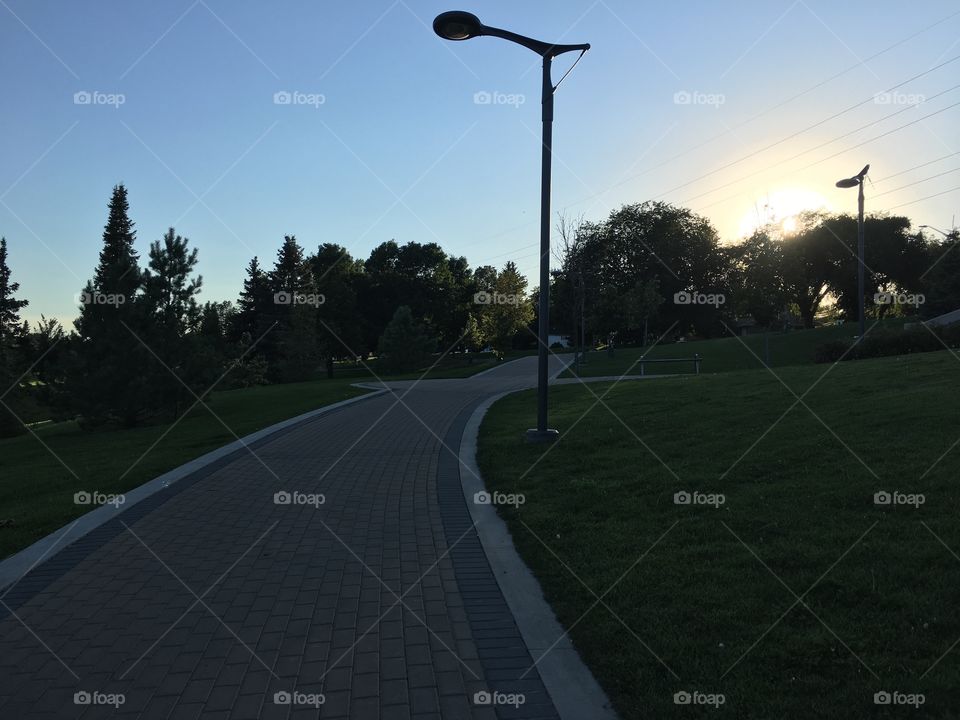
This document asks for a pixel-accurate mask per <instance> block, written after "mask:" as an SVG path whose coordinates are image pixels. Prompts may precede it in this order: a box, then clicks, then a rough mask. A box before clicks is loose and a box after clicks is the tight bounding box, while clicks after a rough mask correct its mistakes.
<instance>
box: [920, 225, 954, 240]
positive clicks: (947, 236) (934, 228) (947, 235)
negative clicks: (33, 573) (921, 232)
mask: <svg viewBox="0 0 960 720" xmlns="http://www.w3.org/2000/svg"><path fill="white" fill-rule="evenodd" d="M920 227H921V228H925V229H927V230H936V231H937V232H938V233H940V234H941V235H943V236H944V237H945V238H947V239H948V240H949V239H950V234H949V233H945V232H944V231H943V230H941V229H940V228H936V227H934V226H933V225H921V226H920Z"/></svg>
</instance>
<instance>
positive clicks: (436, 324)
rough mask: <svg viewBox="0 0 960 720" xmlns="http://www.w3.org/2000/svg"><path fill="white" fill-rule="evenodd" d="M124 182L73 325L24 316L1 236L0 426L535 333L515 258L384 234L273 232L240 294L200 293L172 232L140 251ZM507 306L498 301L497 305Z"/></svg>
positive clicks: (424, 361)
mask: <svg viewBox="0 0 960 720" xmlns="http://www.w3.org/2000/svg"><path fill="white" fill-rule="evenodd" d="M135 240H136V230H135V229H134V223H133V221H132V220H131V219H130V214H129V202H128V197H127V189H126V188H125V187H124V186H123V185H118V186H117V187H115V188H114V190H113V194H112V197H111V199H110V203H109V213H108V219H107V222H106V225H105V227H104V231H103V238H102V247H101V250H100V256H99V262H98V264H97V266H96V268H95V269H94V273H93V277H92V278H91V279H90V280H89V281H88V282H87V284H86V285H85V287H84V288H83V289H82V291H81V292H80V293H79V295H78V297H77V299H78V301H79V303H78V307H79V316H78V317H77V318H76V320H75V321H74V324H73V328H72V330H71V331H69V332H68V331H66V330H65V329H64V328H63V326H62V325H61V324H60V323H59V322H58V321H57V320H55V319H47V318H45V317H41V320H40V322H38V323H36V324H35V326H34V327H33V328H31V327H30V326H29V325H28V323H26V321H23V320H22V319H21V312H22V310H23V308H25V307H26V306H27V305H28V301H27V300H25V299H20V298H19V297H18V291H19V284H18V283H16V282H14V281H13V279H12V273H11V270H10V264H9V262H8V257H7V254H8V250H7V243H6V240H0V386H2V388H3V389H4V390H5V389H7V388H11V389H10V391H9V392H7V393H6V395H4V396H3V397H2V398H0V403H2V404H0V435H11V434H16V433H18V432H24V431H25V427H24V423H23V422H21V418H22V417H23V416H24V415H28V416H31V417H34V416H36V415H37V413H38V412H41V410H42V411H43V412H47V413H48V414H49V416H50V417H52V418H56V419H63V418H77V419H78V420H79V422H80V423H81V426H82V427H85V428H94V427H98V426H102V425H104V424H108V423H110V424H119V425H123V426H133V425H138V424H142V423H147V422H151V421H158V420H167V419H171V418H175V417H178V416H179V415H180V414H182V413H183V412H185V411H186V410H187V409H189V408H190V407H191V406H192V405H193V404H195V403H196V402H197V401H198V400H199V399H204V400H206V399H207V398H206V393H208V392H209V390H210V389H211V388H212V387H216V388H218V389H223V388H235V387H246V386H251V385H259V384H266V383H282V382H297V381H303V380H309V379H313V378H315V377H318V376H320V375H322V374H324V372H326V371H330V372H332V368H333V363H334V361H341V360H353V361H364V362H366V359H367V358H369V357H371V356H372V355H375V356H376V363H375V365H374V367H375V371H376V372H378V373H397V372H406V371H411V370H417V369H420V368H422V367H425V366H427V365H429V362H430V358H431V356H435V354H436V353H449V352H454V351H456V352H461V351H463V352H476V351H479V350H481V349H484V348H489V349H491V350H492V351H493V352H495V353H497V354H498V355H502V354H503V353H505V352H507V351H509V350H510V349H511V348H513V347H515V346H528V345H530V344H531V343H532V342H534V339H533V337H532V336H530V335H529V333H528V332H527V328H528V327H529V326H530V324H531V323H532V322H533V321H534V316H533V310H532V307H531V302H530V298H529V297H528V294H527V281H526V278H525V277H524V276H523V275H522V274H520V273H519V272H518V271H517V268H516V266H515V265H514V264H513V263H512V262H508V263H506V265H505V266H504V267H503V268H501V269H499V270H498V269H497V268H495V267H493V266H490V265H483V266H480V267H477V268H474V269H471V268H470V266H469V265H468V263H467V260H466V258H464V257H455V256H450V255H447V253H446V252H444V250H443V249H442V248H441V247H440V246H439V245H437V244H435V243H428V244H420V243H417V242H408V243H406V244H404V245H400V244H398V243H397V242H395V241H393V240H391V241H388V242H384V243H382V244H380V245H379V246H377V247H376V248H374V249H373V251H372V252H371V253H370V256H369V257H368V258H367V259H366V260H360V259H356V258H353V257H352V256H351V255H350V253H349V252H347V250H346V248H344V247H342V246H340V245H338V244H335V243H323V244H321V245H320V246H319V247H318V248H317V250H316V252H314V253H312V254H308V253H307V252H306V251H305V250H304V248H303V247H302V246H301V245H300V244H299V243H298V241H297V239H296V237H295V236H293V235H287V236H285V237H284V239H283V242H282V243H281V245H280V248H279V249H278V251H277V254H276V258H275V259H274V261H273V263H272V265H271V266H264V265H262V264H261V262H260V259H259V258H258V257H254V258H252V259H251V260H250V263H249V264H248V265H247V267H246V273H245V277H244V280H243V287H242V290H241V292H240V294H239V297H238V299H237V301H236V302H231V301H224V302H214V301H207V302H201V301H200V297H199V295H200V292H201V290H202V288H203V278H202V276H201V275H200V274H198V272H197V269H198V262H199V260H198V251H197V249H196V248H195V247H192V246H191V243H190V241H189V240H188V239H187V238H185V237H182V236H180V235H178V234H177V233H176V231H175V230H174V229H173V228H171V229H170V230H169V231H168V232H167V233H166V234H165V235H164V236H163V237H162V238H161V239H160V240H156V241H154V242H152V243H151V244H150V248H149V252H148V253H147V257H146V258H141V257H140V256H139V254H138V252H137V250H136V249H135V247H134V245H135ZM501 299H502V300H503V301H502V302H501V301H500V300H501Z"/></svg>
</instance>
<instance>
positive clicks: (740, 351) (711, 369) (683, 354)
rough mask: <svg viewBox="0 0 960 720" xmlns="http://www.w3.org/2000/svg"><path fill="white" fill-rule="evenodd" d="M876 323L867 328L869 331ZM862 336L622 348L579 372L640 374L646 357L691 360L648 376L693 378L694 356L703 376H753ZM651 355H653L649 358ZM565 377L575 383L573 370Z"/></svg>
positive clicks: (802, 335) (826, 331)
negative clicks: (822, 347)
mask: <svg viewBox="0 0 960 720" xmlns="http://www.w3.org/2000/svg"><path fill="white" fill-rule="evenodd" d="M871 324H872V321H871V322H869V323H867V327H868V328H869V327H870V325H871ZM902 326H903V319H902V318H901V319H899V320H887V321H883V322H881V323H879V324H877V326H876V328H875V329H879V328H880V327H902ZM858 332H859V327H858V325H857V323H845V324H844V325H829V326H825V327H822V328H817V329H815V330H791V331H789V332H787V333H783V332H771V333H769V334H768V335H767V336H766V338H765V337H764V335H762V334H755V335H748V336H747V337H741V338H736V337H727V338H719V339H716V340H697V341H693V342H684V343H671V344H658V345H655V346H653V347H652V348H637V347H624V348H616V349H615V350H614V356H613V357H608V355H607V353H606V351H605V350H601V351H596V352H591V353H589V354H588V355H587V362H586V364H584V365H583V367H582V368H581V372H580V376H581V377H602V376H604V375H623V374H624V373H629V374H631V375H639V374H640V366H639V364H637V363H636V361H637V360H638V359H639V358H640V356H641V355H643V354H644V353H645V352H646V353H647V354H646V357H647V358H650V359H657V358H690V360H691V361H689V362H682V363H654V364H651V365H647V366H646V368H645V372H646V374H647V375H669V374H675V373H693V362H692V359H693V356H694V354H699V355H700V356H701V357H702V358H703V362H702V364H701V366H700V372H701V373H716V372H729V371H731V370H753V369H757V368H762V367H763V361H764V360H765V359H766V357H767V346H769V352H770V366H771V367H782V366H786V365H807V364H810V363H813V357H814V352H815V350H816V349H817V346H819V345H821V344H823V343H825V342H828V341H830V340H839V339H852V338H853V337H855V336H856V335H857V334H858ZM648 350H649V352H647V351H648ZM561 377H574V374H573V372H572V370H568V371H566V372H564V374H563V375H561Z"/></svg>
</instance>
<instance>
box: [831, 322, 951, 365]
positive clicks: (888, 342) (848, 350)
mask: <svg viewBox="0 0 960 720" xmlns="http://www.w3.org/2000/svg"><path fill="white" fill-rule="evenodd" d="M944 345H946V346H947V347H951V348H955V347H958V346H960V326H953V327H947V328H922V327H912V328H910V329H907V330H877V331H875V332H872V333H870V332H868V333H867V334H866V335H865V336H864V338H863V339H862V340H860V341H859V342H858V341H857V340H856V339H850V340H831V341H830V342H826V343H823V344H822V345H819V346H818V347H817V348H816V350H815V351H814V359H815V360H816V362H818V363H826V362H837V361H839V360H864V359H866V358H875V357H889V356H891V355H910V354H912V353H922V352H933V351H935V350H943V349H944Z"/></svg>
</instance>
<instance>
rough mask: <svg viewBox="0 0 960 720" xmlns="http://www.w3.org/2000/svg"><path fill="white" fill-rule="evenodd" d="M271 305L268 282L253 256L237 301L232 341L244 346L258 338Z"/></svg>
mask: <svg viewBox="0 0 960 720" xmlns="http://www.w3.org/2000/svg"><path fill="white" fill-rule="evenodd" d="M272 303H273V296H272V293H271V290H270V280H269V278H268V277H267V273H265V272H264V271H263V270H262V269H261V267H260V262H259V260H258V259H257V257H256V256H254V258H253V260H251V261H250V264H249V265H247V277H246V278H244V280H243V290H242V291H241V293H240V298H239V300H238V301H237V314H236V316H235V317H234V323H233V328H232V334H233V337H234V339H236V340H239V341H241V343H242V344H243V345H244V346H246V345H249V344H250V343H251V342H253V341H254V340H256V339H257V338H258V337H260V335H261V334H263V331H265V330H266V327H265V326H264V323H266V322H267V318H266V316H267V315H268V314H269V313H270V312H271V311H272V307H271V305H272ZM261 328H262V329H261ZM244 336H246V337H244Z"/></svg>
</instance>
